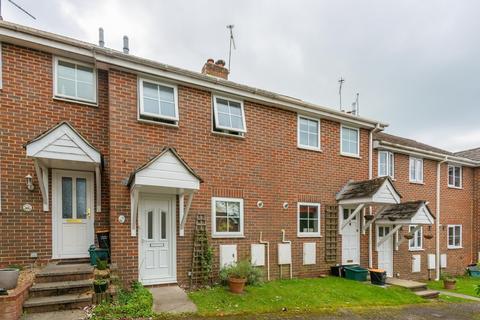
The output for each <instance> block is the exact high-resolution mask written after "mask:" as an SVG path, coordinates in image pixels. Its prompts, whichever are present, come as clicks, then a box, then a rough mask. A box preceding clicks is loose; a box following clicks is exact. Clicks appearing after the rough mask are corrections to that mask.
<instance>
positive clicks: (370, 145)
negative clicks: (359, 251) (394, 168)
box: [368, 123, 381, 268]
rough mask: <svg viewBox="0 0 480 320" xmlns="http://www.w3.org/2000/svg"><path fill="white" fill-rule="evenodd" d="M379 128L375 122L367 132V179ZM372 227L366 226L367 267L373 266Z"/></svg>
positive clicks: (371, 170) (371, 166) (370, 172)
mask: <svg viewBox="0 0 480 320" xmlns="http://www.w3.org/2000/svg"><path fill="white" fill-rule="evenodd" d="M380 130H381V129H380V124H378V123H377V125H376V126H375V128H374V129H373V130H370V133H369V138H368V139H369V141H368V179H369V180H370V179H372V178H373V134H374V133H375V132H378V131H380ZM368 210H369V214H372V207H371V206H369V207H368ZM372 228H373V226H372V225H370V227H369V228H368V267H369V268H373V253H372V251H373V248H372V247H373V246H372V242H373V239H372Z"/></svg>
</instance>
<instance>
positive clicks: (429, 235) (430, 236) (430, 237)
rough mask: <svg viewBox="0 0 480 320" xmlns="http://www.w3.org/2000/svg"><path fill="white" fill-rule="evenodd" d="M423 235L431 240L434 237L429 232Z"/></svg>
mask: <svg viewBox="0 0 480 320" xmlns="http://www.w3.org/2000/svg"><path fill="white" fill-rule="evenodd" d="M423 237H424V238H425V239H428V240H430V239H433V234H429V233H427V234H424V235H423Z"/></svg>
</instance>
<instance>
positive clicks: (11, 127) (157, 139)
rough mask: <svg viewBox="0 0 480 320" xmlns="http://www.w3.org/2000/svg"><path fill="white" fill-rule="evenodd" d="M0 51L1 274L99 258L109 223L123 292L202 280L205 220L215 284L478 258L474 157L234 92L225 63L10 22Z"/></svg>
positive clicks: (1, 26) (391, 270) (413, 270)
mask: <svg viewBox="0 0 480 320" xmlns="http://www.w3.org/2000/svg"><path fill="white" fill-rule="evenodd" d="M0 42H1V73H0V77H1V80H0V81H1V82H0V83H1V86H0V88H1V89H0V101H1V117H0V130H1V138H0V146H1V149H0V160H1V162H0V174H1V176H0V183H1V193H0V204H1V212H0V244H1V248H0V265H1V266H6V265H10V264H14V263H15V264H24V265H27V264H31V263H37V264H45V263H47V262H50V261H56V260H65V259H78V258H84V257H87V256H88V247H89V246H90V245H91V244H92V243H94V241H95V237H94V234H95V232H96V231H98V230H104V229H107V230H109V231H110V235H111V260H112V262H114V263H116V264H117V265H118V266H119V271H120V274H121V277H122V279H123V280H124V281H132V280H139V281H141V282H142V283H144V284H148V285H154V284H165V283H175V282H178V283H180V284H188V282H189V276H190V272H191V266H192V252H193V235H194V230H195V223H196V217H197V215H199V214H201V215H204V216H205V218H206V222H207V230H208V232H209V242H210V244H211V246H212V247H213V249H214V263H215V272H217V271H218V268H219V267H220V266H222V265H225V264H228V263H232V262H234V261H238V260H239V259H250V260H252V261H253V262H254V263H255V264H257V265H259V266H260V267H262V268H265V269H266V273H268V275H269V277H270V278H272V279H276V278H279V277H280V276H281V275H283V277H286V276H288V274H289V273H291V275H292V276H294V277H314V276H319V275H320V274H325V273H327V272H328V271H329V270H330V267H331V266H332V265H335V264H350V263H359V264H361V265H363V266H369V267H381V268H384V269H386V270H387V272H388V274H389V276H399V277H405V278H428V277H430V278H435V277H438V272H439V270H438V267H442V268H444V269H446V270H447V271H449V272H452V273H462V272H463V269H464V268H465V266H466V265H467V264H468V263H471V262H472V261H476V259H477V252H478V251H479V249H480V248H479V245H478V239H477V238H476V237H477V235H478V231H476V230H478V217H477V212H478V208H477V206H478V201H477V194H478V191H477V189H476V188H477V186H478V183H479V181H480V180H479V176H478V170H477V169H476V168H477V167H478V166H479V165H480V159H479V158H478V157H475V156H476V154H475V152H466V153H458V154H453V153H450V152H448V151H444V150H440V149H437V148H433V147H431V146H427V145H424V144H420V143H418V142H415V141H412V140H408V139H404V138H400V137H394V136H391V135H387V134H384V133H382V132H381V131H383V130H384V129H385V128H386V127H387V125H386V124H384V123H382V122H379V121H375V120H371V119H365V118H362V117H359V116H355V115H351V114H348V113H344V112H339V111H335V110H333V109H330V108H325V107H322V106H318V105H313V104H310V103H306V102H304V101H301V100H297V99H293V98H290V97H287V96H283V95H280V94H276V93H272V92H268V91H264V90H261V89H257V88H252V87H248V86H245V85H241V84H237V83H234V82H231V81H228V70H227V69H226V68H225V67H224V64H223V63H222V62H221V61H217V63H215V62H214V61H213V60H208V61H207V62H206V64H205V65H204V66H203V68H202V72H200V73H197V72H192V71H187V70H183V69H179V68H175V67H172V66H167V65H164V64H161V63H157V62H154V61H150V60H146V59H142V58H139V57H135V56H132V55H129V54H127V53H122V52H118V51H115V50H112V49H108V48H104V47H101V46H97V45H93V44H89V43H85V42H81V41H78V40H74V39H70V38H66V37H63V36H59V35H55V34H51V33H46V32H43V31H40V30H35V29H31V28H27V27H24V26H20V25H16V24H12V23H8V22H4V21H0ZM407 234H408V235H407ZM405 236H406V237H409V238H412V239H407V238H406V237H405ZM261 240H262V241H267V242H269V246H264V245H263V242H262V243H261V242H260V241H261ZM287 241H290V242H287ZM267 248H268V249H269V250H268V252H266V250H267ZM267 257H268V259H267ZM279 260H282V264H283V263H284V264H288V265H289V266H280V264H279ZM267 271H268V272H267ZM282 271H283V272H282Z"/></svg>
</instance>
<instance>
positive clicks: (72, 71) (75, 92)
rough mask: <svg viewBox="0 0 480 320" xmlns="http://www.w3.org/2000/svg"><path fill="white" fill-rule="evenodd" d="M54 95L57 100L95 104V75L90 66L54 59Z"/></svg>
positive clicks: (93, 69)
mask: <svg viewBox="0 0 480 320" xmlns="http://www.w3.org/2000/svg"><path fill="white" fill-rule="evenodd" d="M54 66H55V67H54V79H55V83H54V91H55V93H54V95H55V97H57V98H64V99H71V100H77V101H82V102H88V103H97V73H96V71H95V68H94V67H93V66H91V65H88V64H84V63H79V62H74V61H70V60H64V59H60V58H55V64H54Z"/></svg>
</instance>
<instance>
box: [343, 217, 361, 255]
mask: <svg viewBox="0 0 480 320" xmlns="http://www.w3.org/2000/svg"><path fill="white" fill-rule="evenodd" d="M354 210H355V209H347V208H343V209H342V211H343V212H342V218H343V219H342V223H343V221H344V220H346V219H347V218H348V217H349V216H350V215H351V214H352V212H353V211H354ZM341 233H342V264H360V226H359V219H358V214H357V216H355V217H354V218H353V219H352V220H350V222H349V223H348V224H347V225H346V226H345V227H344V228H343V229H342V232H341Z"/></svg>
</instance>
